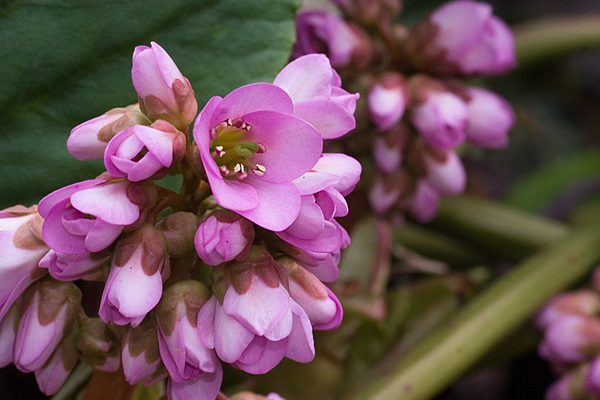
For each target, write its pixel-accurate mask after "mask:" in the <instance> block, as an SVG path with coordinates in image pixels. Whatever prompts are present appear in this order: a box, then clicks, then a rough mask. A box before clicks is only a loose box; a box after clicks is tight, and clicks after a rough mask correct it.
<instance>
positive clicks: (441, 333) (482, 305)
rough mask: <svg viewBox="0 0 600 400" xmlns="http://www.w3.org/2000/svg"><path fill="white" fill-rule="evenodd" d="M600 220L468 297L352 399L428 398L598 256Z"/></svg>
mask: <svg viewBox="0 0 600 400" xmlns="http://www.w3.org/2000/svg"><path fill="white" fill-rule="evenodd" d="M598 243H600V226H594V227H587V228H583V229H581V230H578V231H575V232H573V233H571V234H569V235H567V236H566V237H564V238H563V239H562V240H560V242H558V243H557V244H556V245H555V246H553V247H551V248H549V249H547V250H544V251H541V252H539V253H538V254H536V255H535V256H533V257H531V258H529V259H527V260H526V261H524V262H522V263H521V264H520V265H519V266H518V267H517V268H515V269H514V270H513V271H512V272H511V273H509V274H507V275H506V276H505V277H503V278H501V279H500V280H498V281H497V282H496V283H495V284H494V285H492V286H491V287H490V288H489V289H488V290H487V291H485V292H484V293H482V294H481V295H480V296H478V297H477V298H475V299H474V300H473V301H472V302H471V303H469V304H468V305H467V306H465V308H464V309H463V311H461V313H460V314H459V315H458V317H457V318H456V319H455V320H454V321H453V322H452V324H451V325H449V326H448V327H447V329H440V330H437V331H436V332H434V333H433V334H431V335H429V336H428V337H426V338H425V339H424V340H423V341H422V342H421V343H419V344H418V345H416V347H415V348H413V349H412V350H411V351H410V352H409V353H407V354H406V356H405V357H403V358H402V359H400V360H399V361H398V363H397V364H396V366H395V367H394V369H393V370H392V371H391V372H389V373H388V374H385V375H381V376H379V377H378V378H377V379H376V380H374V381H372V382H370V384H368V385H367V386H364V387H362V388H359V389H358V390H356V388H354V389H355V390H354V391H352V392H349V393H355V394H354V395H347V396H346V397H344V398H345V399H351V400H392V399H402V400H418V399H429V398H431V397H432V396H434V395H435V394H437V393H439V392H440V391H441V390H443V389H444V388H445V387H446V386H447V385H448V384H450V383H451V382H452V381H453V380H455V379H456V378H458V377H459V376H460V375H462V374H463V373H465V372H466V371H467V370H468V369H469V368H470V367H471V366H473V365H474V364H475V363H476V362H477V361H478V360H479V359H481V357H483V356H484V355H485V354H486V353H487V352H488V351H489V350H490V349H491V348H492V347H494V346H495V345H496V344H497V343H498V342H499V341H500V340H501V339H502V338H503V337H504V336H506V335H507V334H508V333H510V332H511V331H512V330H513V329H515V328H516V327H517V326H519V325H520V324H522V323H523V322H524V321H526V320H527V318H529V317H530V316H531V315H532V314H533V313H534V312H535V311H536V310H537V309H538V308H539V307H540V306H541V305H542V304H543V303H544V302H546V301H547V300H548V299H549V298H550V297H551V296H552V295H554V294H555V293H557V292H559V291H561V290H564V289H566V288H567V287H569V286H570V285H572V284H573V283H574V282H576V281H577V280H579V279H580V278H582V277H583V276H585V275H586V274H587V273H588V271H589V269H590V267H591V266H593V265H594V263H595V262H597V261H598V259H600V246H598Z"/></svg>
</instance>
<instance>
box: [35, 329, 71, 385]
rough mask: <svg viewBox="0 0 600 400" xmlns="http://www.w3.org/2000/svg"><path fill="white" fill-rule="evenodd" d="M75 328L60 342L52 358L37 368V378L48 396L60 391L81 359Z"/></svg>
mask: <svg viewBox="0 0 600 400" xmlns="http://www.w3.org/2000/svg"><path fill="white" fill-rule="evenodd" d="M75 333H76V330H75V329H71V330H70V331H69V333H68V334H67V335H65V336H64V338H63V340H62V341H61V342H60V343H59V345H58V347H57V348H56V350H54V353H52V355H51V356H50V359H49V360H48V361H47V362H46V364H44V366H43V367H42V368H40V369H37V370H35V380H36V382H37V384H38V387H39V388H40V391H41V392H43V393H45V394H46V395H48V396H51V395H53V394H54V393H56V392H58V390H59V389H60V388H61V386H62V385H63V384H64V383H65V382H66V380H67V378H68V377H69V375H70V374H71V371H72V370H73V368H75V365H76V364H77V362H78V361H79V358H78V351H77V348H76V347H75Z"/></svg>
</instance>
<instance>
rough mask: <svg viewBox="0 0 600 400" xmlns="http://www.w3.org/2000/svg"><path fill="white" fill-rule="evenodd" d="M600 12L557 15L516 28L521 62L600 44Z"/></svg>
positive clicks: (518, 55)
mask: <svg viewBox="0 0 600 400" xmlns="http://www.w3.org/2000/svg"><path fill="white" fill-rule="evenodd" d="M599 26H600V14H597V13H596V14H588V15H581V16H573V15H567V16H562V17H559V16H553V17H548V18H544V19H539V20H535V21H531V22H527V23H523V24H521V25H519V26H515V27H514V29H513V32H514V35H515V42H516V43H515V45H516V46H515V47H516V49H515V50H516V53H517V60H518V61H519V64H521V65H523V64H527V63H532V62H536V61H541V60H544V59H547V58H550V57H557V56H561V55H564V54H570V53H573V52H576V51H580V50H585V49H590V48H599V47H600V29H598V27H599Z"/></svg>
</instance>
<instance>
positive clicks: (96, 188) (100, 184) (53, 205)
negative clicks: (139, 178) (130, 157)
mask: <svg viewBox="0 0 600 400" xmlns="http://www.w3.org/2000/svg"><path fill="white" fill-rule="evenodd" d="M131 185H132V184H131V183H130V182H128V181H126V180H103V179H92V180H87V181H83V182H79V183H74V184H72V185H69V186H66V187H64V188H61V189H58V190H56V191H54V192H52V193H50V194H49V195H47V196H46V197H44V198H43V199H42V201H40V204H39V212H40V215H42V216H43V217H44V218H45V220H44V224H43V225H42V236H43V238H44V241H45V242H46V244H47V245H48V246H50V248H52V249H53V250H55V251H57V252H61V253H66V254H81V253H85V252H92V253H93V252H98V251H101V250H104V249H105V248H107V247H108V246H110V245H111V244H112V243H113V242H114V241H115V239H116V238H117V237H118V236H119V235H120V234H121V232H122V231H123V228H124V227H125V226H127V225H129V224H132V223H134V222H135V221H137V219H138V218H139V216H140V209H139V206H138V205H136V204H134V203H133V202H132V200H130V195H133V193H132V191H133V189H134V188H133V187H131Z"/></svg>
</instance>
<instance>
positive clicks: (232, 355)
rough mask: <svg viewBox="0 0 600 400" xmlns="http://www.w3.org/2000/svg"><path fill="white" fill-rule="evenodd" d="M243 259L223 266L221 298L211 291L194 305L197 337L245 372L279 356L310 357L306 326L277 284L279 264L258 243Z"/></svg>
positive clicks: (304, 317)
mask: <svg viewBox="0 0 600 400" xmlns="http://www.w3.org/2000/svg"><path fill="white" fill-rule="evenodd" d="M256 253H259V254H258V255H257V254H256ZM246 263H247V264H239V265H238V266H237V268H236V267H235V266H234V267H229V268H223V270H224V271H223V273H226V274H227V273H229V274H230V278H229V279H230V284H229V285H228V286H227V287H226V288H225V289H224V290H225V292H224V295H223V300H222V301H219V300H217V297H215V295H213V296H212V297H211V298H210V299H209V300H208V301H207V302H206V303H205V304H204V305H203V306H202V308H201V309H200V313H199V314H198V332H199V333H200V338H201V340H202V343H203V344H204V345H205V346H206V347H208V348H214V349H215V351H216V352H217V355H218V356H219V358H220V359H221V360H223V361H225V362H228V363H231V364H233V365H234V366H236V367H238V368H240V369H242V370H244V371H246V372H248V373H251V374H262V373H265V372H267V371H269V370H271V369H272V368H273V367H275V365H277V364H278V363H279V362H280V361H281V359H282V358H283V357H284V356H287V357H288V358H291V359H292V360H295V361H298V362H309V361H311V360H312V359H313V357H314V343H313V336H312V326H311V323H310V320H309V318H308V316H307V315H306V312H305V311H304V310H303V309H302V307H300V306H299V305H298V304H297V303H296V302H295V301H294V300H293V299H291V298H290V295H289V293H288V292H287V290H286V289H285V288H284V287H283V284H282V283H281V280H280V279H281V278H280V275H279V272H277V271H278V268H281V267H279V266H277V265H276V264H275V263H274V261H273V260H272V259H271V258H270V256H268V255H267V254H265V253H263V252H262V251H261V250H258V249H256V250H255V253H252V251H251V255H250V256H249V257H248V259H247V262H246ZM231 268H233V269H231ZM238 268H240V269H238Z"/></svg>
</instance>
